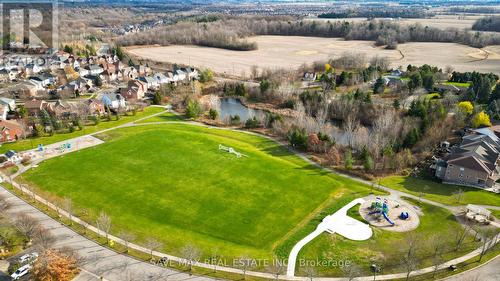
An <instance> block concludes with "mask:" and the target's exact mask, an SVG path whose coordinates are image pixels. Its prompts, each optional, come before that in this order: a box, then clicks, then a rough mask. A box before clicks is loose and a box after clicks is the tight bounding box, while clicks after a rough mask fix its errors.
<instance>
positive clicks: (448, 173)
mask: <svg viewBox="0 0 500 281" xmlns="http://www.w3.org/2000/svg"><path fill="white" fill-rule="evenodd" d="M499 156H500V139H499V138H498V137H497V136H496V135H495V133H494V132H493V131H491V130H490V129H489V128H483V129H478V130H474V131H472V132H470V133H469V134H467V135H465V136H464V137H463V138H462V142H461V143H460V145H459V146H458V147H455V148H453V150H452V151H451V153H449V154H448V155H446V156H445V157H443V158H442V159H439V160H438V161H437V163H436V167H435V168H436V172H435V174H436V177H437V178H440V179H442V180H443V183H449V184H457V185H464V186H473V187H480V188H490V187H493V186H494V185H495V182H496V181H497V180H498V179H500V167H499V164H500V159H499Z"/></svg>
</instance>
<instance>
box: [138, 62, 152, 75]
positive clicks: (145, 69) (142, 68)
mask: <svg viewBox="0 0 500 281" xmlns="http://www.w3.org/2000/svg"><path fill="white" fill-rule="evenodd" d="M135 68H136V69H137V74H138V75H139V76H145V75H148V73H149V72H150V71H151V69H150V68H149V67H148V66H144V65H142V64H141V65H136V66H135Z"/></svg>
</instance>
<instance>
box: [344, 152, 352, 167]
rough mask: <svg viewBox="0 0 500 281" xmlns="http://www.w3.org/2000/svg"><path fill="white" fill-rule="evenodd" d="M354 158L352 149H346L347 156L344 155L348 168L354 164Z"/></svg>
mask: <svg viewBox="0 0 500 281" xmlns="http://www.w3.org/2000/svg"><path fill="white" fill-rule="evenodd" d="M353 162H354V161H353V159H352V152H351V150H350V149H348V150H346V152H345V156H344V165H345V168H346V169H347V170H351V169H352V164H353Z"/></svg>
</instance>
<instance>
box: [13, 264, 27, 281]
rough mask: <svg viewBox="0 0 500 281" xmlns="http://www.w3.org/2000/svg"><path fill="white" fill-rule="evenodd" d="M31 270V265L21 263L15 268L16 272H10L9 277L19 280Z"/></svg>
mask: <svg viewBox="0 0 500 281" xmlns="http://www.w3.org/2000/svg"><path fill="white" fill-rule="evenodd" d="M30 270H31V265H30V264H27V265H23V266H21V267H20V268H18V269H17V270H16V272H14V273H12V275H11V276H10V277H12V280H19V279H20V278H21V277H23V276H24V275H26V274H28V273H29V272H30Z"/></svg>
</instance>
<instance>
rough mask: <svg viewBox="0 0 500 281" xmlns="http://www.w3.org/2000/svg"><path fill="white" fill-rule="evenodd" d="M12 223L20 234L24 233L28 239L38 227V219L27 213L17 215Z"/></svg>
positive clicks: (31, 237)
mask: <svg viewBox="0 0 500 281" xmlns="http://www.w3.org/2000/svg"><path fill="white" fill-rule="evenodd" d="M14 225H15V226H16V227H17V229H18V230H19V231H20V232H21V233H22V234H24V235H26V237H28V239H30V241H31V240H32V239H33V237H34V235H35V233H36V231H37V230H38V228H39V227H40V224H39V223H38V221H37V220H36V219H34V218H33V217H31V216H28V215H27V214H20V215H18V216H17V217H16V219H15V221H14Z"/></svg>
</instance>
